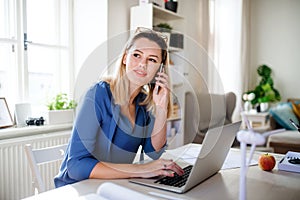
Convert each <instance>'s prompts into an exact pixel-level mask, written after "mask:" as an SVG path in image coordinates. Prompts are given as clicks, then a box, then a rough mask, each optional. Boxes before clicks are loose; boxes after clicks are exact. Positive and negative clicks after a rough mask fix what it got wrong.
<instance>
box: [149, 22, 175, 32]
mask: <svg viewBox="0 0 300 200" xmlns="http://www.w3.org/2000/svg"><path fill="white" fill-rule="evenodd" d="M153 29H154V30H155V31H159V32H167V33H171V31H172V29H173V27H172V26H171V25H170V24H168V23H159V24H157V25H156V26H154V27H153Z"/></svg>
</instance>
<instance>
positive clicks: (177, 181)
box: [154, 165, 193, 187]
mask: <svg viewBox="0 0 300 200" xmlns="http://www.w3.org/2000/svg"><path fill="white" fill-rule="evenodd" d="M192 168H193V165H189V166H187V167H185V168H183V170H184V174H183V175H182V176H179V175H178V174H176V173H175V174H174V176H173V177H169V176H164V177H162V178H160V179H158V180H157V181H155V182H154V183H159V184H163V185H169V186H174V187H182V186H184V185H185V183H186V181H187V179H188V177H189V175H190V173H191V171H192Z"/></svg>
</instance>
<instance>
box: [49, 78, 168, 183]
mask: <svg viewBox="0 0 300 200" xmlns="http://www.w3.org/2000/svg"><path fill="white" fill-rule="evenodd" d="M144 97H145V95H144V94H142V93H140V94H139V95H138V96H137V97H136V99H135V105H136V111H135V112H136V113H135V114H136V119H135V126H134V127H132V125H131V123H130V121H129V120H128V118H127V117H125V116H124V115H123V114H122V113H121V109H120V105H117V104H115V103H114V100H113V97H112V93H111V90H110V86H109V84H108V83H106V82H103V81H101V82H99V83H97V84H96V85H94V86H93V87H92V88H90V89H89V90H88V92H87V93H86V95H85V97H84V100H83V102H82V104H81V107H80V109H79V113H78V115H77V117H76V120H75V124H74V127H73V130H72V135H71V138H70V142H69V145H68V148H67V150H66V154H65V157H64V159H63V162H62V164H61V168H60V171H59V173H58V175H57V176H56V177H55V178H54V183H55V186H56V187H60V186H63V185H66V184H70V183H74V182H77V181H80V180H84V179H88V178H89V176H90V173H91V171H92V169H93V168H94V167H95V165H96V164H97V163H98V162H101V161H104V162H113V163H132V162H133V160H134V158H135V156H136V153H137V151H138V148H139V146H140V145H142V147H143V151H144V152H145V153H146V154H147V155H148V156H150V157H151V158H152V159H158V158H159V157H160V155H161V154H162V153H163V151H164V148H162V149H161V150H160V151H159V152H155V149H154V147H153V146H152V143H151V133H152V130H153V126H154V121H155V118H154V116H153V115H152V114H151V113H150V112H148V111H147V110H146V107H145V106H141V105H139V102H142V101H143V99H144Z"/></svg>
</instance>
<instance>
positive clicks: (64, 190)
mask: <svg viewBox="0 0 300 200" xmlns="http://www.w3.org/2000/svg"><path fill="white" fill-rule="evenodd" d="M259 155H260V153H258V152H256V154H255V155H254V157H255V158H257V157H258V156H259ZM281 157H282V155H276V160H277V161H279V160H280V159H281ZM239 173H240V170H239V168H235V169H225V170H221V171H220V172H219V173H217V174H216V175H214V176H212V177H211V178H209V179H208V180H206V181H204V182H202V183H201V184H199V185H198V186H196V187H195V188H193V189H191V190H190V191H188V192H187V193H185V194H176V193H172V192H166V191H163V190H159V189H154V188H150V187H145V186H140V185H137V184H133V183H129V182H128V180H127V179H121V180H97V179H89V180H84V181H81V182H78V183H75V184H72V185H68V186H64V187H61V188H58V189H54V190H51V191H48V192H45V193H41V194H39V195H37V196H33V197H29V198H27V200H34V199H55V200H59V199H62V200H67V199H76V198H78V197H80V196H83V195H86V194H89V193H95V192H96V191H97V188H98V187H99V185H100V184H101V183H103V182H105V181H110V182H113V183H116V184H119V185H122V186H125V187H127V188H130V189H133V190H136V191H140V192H142V193H144V194H147V193H148V192H150V191H154V192H157V193H161V194H167V195H168V196H174V197H177V198H181V199H195V200H196V199H197V200H199V199H206V200H207V199H226V200H227V199H235V200H236V199H238V197H239ZM299 185H300V173H291V172H285V171H279V170H278V169H277V165H276V167H275V169H273V171H272V172H266V171H262V170H261V169H260V168H259V167H258V166H257V165H255V166H251V167H250V168H249V170H248V173H247V190H248V194H247V197H248V199H249V200H250V199H265V200H268V199H270V200H276V199H278V200H279V199H280V200H282V199H285V200H290V199H295V200H296V199H297V200H298V199H299V197H300V189H299ZM116 192H117V191H116Z"/></svg>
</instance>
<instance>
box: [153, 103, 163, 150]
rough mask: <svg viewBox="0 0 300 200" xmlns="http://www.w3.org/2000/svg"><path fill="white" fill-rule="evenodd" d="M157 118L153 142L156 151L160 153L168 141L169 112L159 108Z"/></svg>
mask: <svg viewBox="0 0 300 200" xmlns="http://www.w3.org/2000/svg"><path fill="white" fill-rule="evenodd" d="M155 116H156V117H155V123H154V127H153V131H152V135H151V142H152V146H153V147H154V149H155V150H156V151H159V150H160V149H161V148H162V147H163V146H164V145H165V143H166V141H167V134H166V132H167V110H165V109H162V108H160V107H158V108H157V109H156V115H155Z"/></svg>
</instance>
